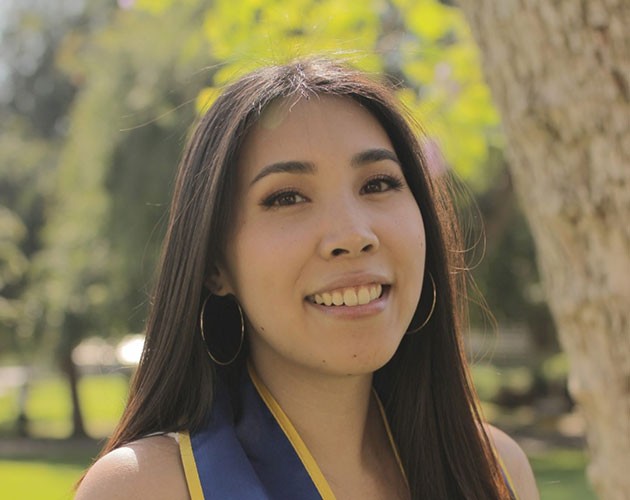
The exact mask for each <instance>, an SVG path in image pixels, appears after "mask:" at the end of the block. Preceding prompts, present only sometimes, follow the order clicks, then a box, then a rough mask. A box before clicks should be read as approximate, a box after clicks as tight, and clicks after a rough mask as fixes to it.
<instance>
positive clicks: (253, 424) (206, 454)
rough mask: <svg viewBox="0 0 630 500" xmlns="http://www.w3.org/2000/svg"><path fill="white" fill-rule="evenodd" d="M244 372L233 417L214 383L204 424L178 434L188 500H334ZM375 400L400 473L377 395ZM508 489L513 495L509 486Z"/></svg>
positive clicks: (265, 394) (269, 399)
mask: <svg viewBox="0 0 630 500" xmlns="http://www.w3.org/2000/svg"><path fill="white" fill-rule="evenodd" d="M248 372H249V376H245V377H243V382H242V385H241V393H240V397H241V411H240V417H239V418H238V419H235V415H234V412H233V409H232V404H231V400H230V397H229V394H228V393H227V390H226V389H225V388H224V387H222V386H221V385H220V384H218V387H217V390H216V391H215V398H214V401H213V406H212V413H211V417H210V418H209V420H208V422H207V425H206V426H205V427H203V428H202V429H200V430H198V431H197V432H194V433H188V432H182V433H180V435H179V446H180V454H181V458H182V463H183V466H184V472H185V475H186V482H187V483H188V491H189V493H190V497H191V499H192V500H212V499H221V500H230V499H235V500H297V499H299V500H336V499H335V495H334V494H333V492H332V490H331V488H330V486H329V484H328V482H327V481H326V479H325V478H324V475H323V474H322V471H321V470H320V468H319V466H318V465H317V462H315V459H314V458H313V456H312V455H311V453H310V452H309V450H308V448H307V447H306V445H305V444H304V442H303V441H302V439H301V438H300V436H299V434H298V432H297V430H296V429H295V427H294V426H293V424H292V423H291V421H290V420H289V418H288V417H287V415H286V414H285V413H284V411H283V410H282V408H280V405H279V404H278V402H277V401H276V400H275V399H274V398H273V396H272V395H271V393H270V392H269V391H268V389H267V388H266V387H265V386H264V384H263V383H262V381H261V380H260V379H259V378H258V376H257V375H256V373H255V372H254V371H253V370H252V369H251V367H249V368H248ZM376 400H377V402H378V406H379V410H380V412H381V417H382V418H383V423H384V425H385V429H386V431H387V434H388V437H389V441H390V443H391V446H392V450H393V451H394V455H395V457H396V460H397V461H398V465H399V467H400V469H401V471H402V473H403V475H404V469H403V467H402V463H401V461H400V457H399V456H398V450H397V449H396V446H395V443H394V440H393V437H392V434H391V431H390V428H389V425H388V423H387V418H386V416H385V412H384V410H383V407H382V405H381V403H380V400H379V399H378V396H377V397H376ZM502 468H503V470H504V471H505V467H502ZM504 473H505V472H504ZM405 479H406V478H405ZM507 479H508V482H510V481H509V478H507ZM510 489H511V490H512V491H514V489H513V487H512V484H510Z"/></svg>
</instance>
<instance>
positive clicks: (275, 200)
mask: <svg viewBox="0 0 630 500" xmlns="http://www.w3.org/2000/svg"><path fill="white" fill-rule="evenodd" d="M305 201H307V200H306V198H305V197H304V196H302V195H301V194H300V193H298V192H297V191H280V192H279V193H274V194H272V195H271V196H269V197H267V198H265V199H264V200H263V202H262V205H263V206H264V207H267V208H272V207H287V206H291V205H297V204H298V203H304V202H305Z"/></svg>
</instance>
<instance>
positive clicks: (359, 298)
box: [306, 283, 387, 307]
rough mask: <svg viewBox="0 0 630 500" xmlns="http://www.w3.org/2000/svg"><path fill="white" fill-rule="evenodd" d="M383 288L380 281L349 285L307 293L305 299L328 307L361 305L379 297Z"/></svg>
mask: <svg viewBox="0 0 630 500" xmlns="http://www.w3.org/2000/svg"><path fill="white" fill-rule="evenodd" d="M386 286H387V285H386ZM383 289H384V288H383V285H381V284H380V283H378V284H372V285H361V286H351V287H346V288H338V289H336V290H330V291H328V292H322V293H316V294H314V295H309V296H308V297H307V298H306V299H307V300H308V301H309V302H312V303H313V304H317V305H321V306H329V307H339V306H347V307H354V306H363V305H366V304H369V303H370V302H373V301H375V300H378V299H379V298H381V297H382V295H383Z"/></svg>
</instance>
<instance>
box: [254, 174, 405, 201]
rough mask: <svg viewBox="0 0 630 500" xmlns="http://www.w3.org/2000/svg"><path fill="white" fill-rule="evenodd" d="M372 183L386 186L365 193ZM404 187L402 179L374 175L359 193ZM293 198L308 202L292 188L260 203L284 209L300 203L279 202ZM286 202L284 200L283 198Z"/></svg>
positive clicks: (377, 192) (270, 196) (398, 189)
mask: <svg viewBox="0 0 630 500" xmlns="http://www.w3.org/2000/svg"><path fill="white" fill-rule="evenodd" d="M373 183H379V184H380V183H385V184H386V185H387V187H386V188H385V189H382V190H379V191H371V192H366V191H365V189H366V187H367V186H368V185H370V184H373ZM403 186H404V182H403V180H402V178H400V177H395V176H393V175H385V174H380V175H376V176H374V177H371V178H370V179H368V180H367V181H366V182H365V184H364V185H363V187H362V188H361V191H360V193H361V194H368V195H369V194H379V193H385V192H387V191H389V190H394V191H400V190H401V189H402V188H403ZM289 196H291V197H293V198H294V199H295V198H296V197H300V198H303V199H305V200H308V198H307V197H306V196H304V195H302V194H300V193H299V191H297V190H296V189H294V188H287V189H282V190H281V191H276V192H275V193H272V194H270V195H269V196H267V197H266V198H265V199H263V200H262V202H261V203H260V204H261V205H262V206H263V207H264V208H279V207H286V206H292V205H297V204H298V203H300V202H295V201H294V202H292V203H282V202H281V200H282V199H283V197H289ZM285 200H286V198H285Z"/></svg>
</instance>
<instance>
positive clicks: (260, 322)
mask: <svg viewBox="0 0 630 500" xmlns="http://www.w3.org/2000/svg"><path fill="white" fill-rule="evenodd" d="M443 182H444V179H442V178H439V177H431V176H430V175H429V172H428V170H427V165H426V162H425V160H424V158H423V156H422V153H421V150H420V147H419V145H418V142H417V140H416V138H415V137H414V134H413V132H412V130H411V128H410V126H409V124H408V122H407V121H406V119H405V118H404V117H403V114H402V113H401V111H399V109H398V106H397V103H396V102H395V100H394V98H393V97H392V94H391V92H390V91H389V90H388V89H387V88H386V87H385V86H383V85H381V84H379V83H376V82H374V81H372V80H371V79H370V78H368V77H366V76H365V75H363V74H361V73H359V72H356V71H354V70H351V69H348V68H346V67H344V66H342V65H339V64H337V63H334V62H331V61H327V60H305V61H298V62H295V63H292V64H288V65H285V66H277V67H269V68H264V69H261V70H259V71H256V72H254V73H252V74H249V75H247V76H245V77H244V78H242V79H240V80H239V81H237V82H236V83H234V84H233V85H231V86H230V87H228V88H227V89H226V90H225V91H224V93H223V94H222V96H221V97H219V98H218V100H217V101H216V102H215V104H214V105H213V106H212V108H211V109H210V110H209V111H208V112H207V114H206V115H205V116H204V117H203V118H202V120H201V121H200V123H199V124H198V126H197V128H196V130H195V132H194V134H193V136H192V138H191V140H190V143H189V145H188V147H187V149H186V151H185V154H184V156H183V159H182V161H181V164H180V167H179V173H178V178H177V183H176V188H175V193H174V200H173V205H172V208H171V217H170V222H169V227H168V232H167V235H166V240H165V244H164V251H163V256H162V261H161V266H160V272H159V276H158V280H157V285H156V290H155V294H154V299H153V302H152V310H151V313H150V316H149V322H148V326H147V338H146V345H145V351H144V354H143V357H142V360H141V362H140V365H139V367H138V371H137V373H136V376H135V378H134V382H133V385H132V389H131V395H130V399H129V402H128V405H127V408H126V410H125V413H124V415H123V417H122V419H121V422H120V424H119V426H118V427H117V429H116V431H115V433H114V435H113V436H112V438H111V439H110V441H109V442H108V444H107V446H106V447H105V449H104V451H103V455H102V457H101V458H100V459H99V460H98V461H97V462H96V463H95V465H94V466H93V467H92V468H91V469H90V470H89V471H88V473H87V475H86V476H85V478H84V480H83V482H82V484H81V486H80V488H79V490H78V494H77V498H79V499H83V498H90V499H98V498H108V499H109V498H152V499H154V498H168V499H174V498H193V499H196V498H204V497H205V498H221V499H223V498H234V499H241V498H243V499H258V498H261V499H262V498H271V499H277V498H287V499H309V498H325V499H332V498H338V499H355V498H361V499H420V498H423V499H425V498H426V499H445V498H449V499H451V498H453V499H454V498H458V499H459V498H466V499H484V500H485V499H499V498H501V499H505V498H513V497H518V498H521V499H531V498H537V493H536V487H535V483H534V480H533V476H532V474H531V469H530V468H529V465H528V463H527V460H526V458H525V457H524V455H523V453H522V452H521V451H520V449H519V448H518V446H517V445H516V444H515V443H514V442H513V441H512V440H511V439H510V438H508V437H507V436H506V435H504V434H502V433H501V432H499V431H498V430H496V429H494V428H492V427H490V426H488V425H485V424H484V423H483V421H482V419H481V417H480V415H479V412H478V405H477V401H476V398H475V394H474V390H473V388H472V386H471V383H470V379H469V375H468V371H467V367H466V361H465V357H464V354H463V352H462V346H461V333H460V332H461V329H462V326H461V317H462V314H463V313H464V308H463V304H462V300H461V299H462V297H464V294H463V292H462V289H463V286H464V281H465V275H464V273H463V272H462V271H461V270H462V269H464V266H463V262H462V261H461V256H462V252H461V251H459V250H460V246H459V240H458V234H457V226H456V223H455V220H454V219H453V211H452V208H451V205H450V202H449V200H448V197H447V196H446V187H445V186H444V185H443ZM173 433H175V434H173ZM508 478H511V480H509V479H508Z"/></svg>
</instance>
